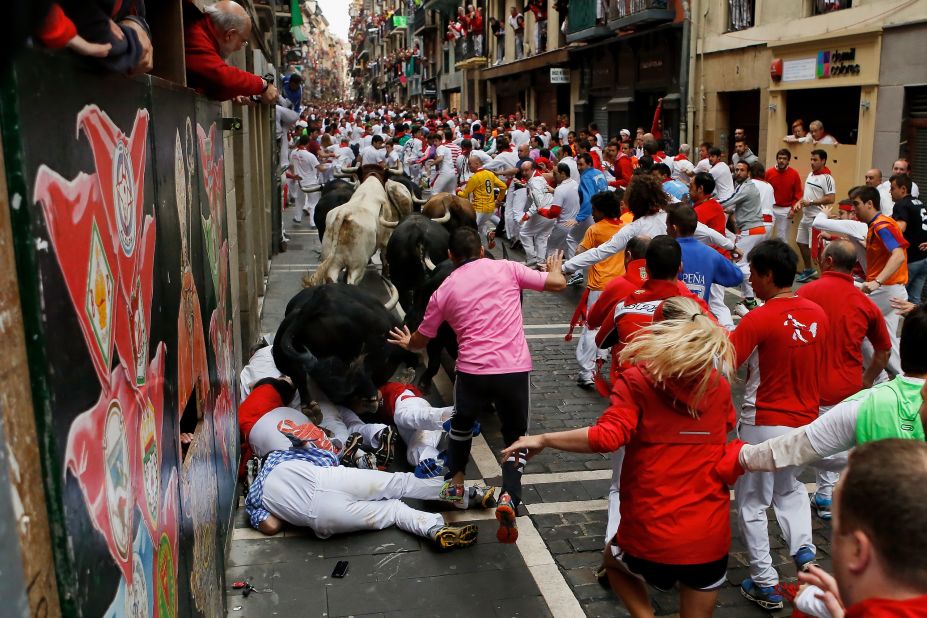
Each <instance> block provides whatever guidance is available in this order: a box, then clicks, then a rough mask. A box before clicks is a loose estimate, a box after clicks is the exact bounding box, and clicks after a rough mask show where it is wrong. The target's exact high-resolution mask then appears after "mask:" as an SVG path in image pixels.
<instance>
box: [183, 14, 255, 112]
mask: <svg viewBox="0 0 927 618" xmlns="http://www.w3.org/2000/svg"><path fill="white" fill-rule="evenodd" d="M184 54H185V55H186V61H187V85H189V86H190V87H191V88H193V89H194V90H196V91H197V92H199V93H200V94H205V95H206V96H207V97H209V98H210V99H217V100H219V101H225V100H227V99H231V98H233V97H237V96H241V95H244V96H251V95H256V94H261V93H262V92H264V86H265V82H264V79H263V78H262V77H260V76H259V75H255V74H254V73H249V72H247V71H242V70H241V69H238V68H235V67H233V66H229V65H228V64H226V62H225V60H223V59H222V56H220V55H219V43H218V42H217V37H216V35H215V29H214V27H213V25H212V20H210V18H209V17H207V16H206V15H203V16H202V17H200V18H199V19H197V20H196V21H194V22H193V23H191V24H190V25H188V26H187V27H186V28H185V29H184Z"/></svg>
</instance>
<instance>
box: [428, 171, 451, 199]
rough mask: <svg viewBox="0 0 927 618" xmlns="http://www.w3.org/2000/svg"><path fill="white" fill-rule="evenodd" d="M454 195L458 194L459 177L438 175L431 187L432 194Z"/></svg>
mask: <svg viewBox="0 0 927 618" xmlns="http://www.w3.org/2000/svg"><path fill="white" fill-rule="evenodd" d="M438 193H453V194H455V195H456V194H457V177H456V176H454V175H453V174H438V175H437V176H435V184H433V185H432V186H431V194H432V195H437V194H438Z"/></svg>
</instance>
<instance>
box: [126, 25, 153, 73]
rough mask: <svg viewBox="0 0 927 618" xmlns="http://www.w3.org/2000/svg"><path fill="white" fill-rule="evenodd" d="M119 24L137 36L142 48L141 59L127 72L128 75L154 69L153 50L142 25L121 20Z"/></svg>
mask: <svg viewBox="0 0 927 618" xmlns="http://www.w3.org/2000/svg"><path fill="white" fill-rule="evenodd" d="M119 23H120V24H122V25H123V26H125V27H126V28H131V29H132V30H134V31H135V34H136V36H138V42H139V43H140V44H141V46H142V57H141V58H140V59H139V61H138V64H137V65H135V68H133V69H132V70H131V71H129V75H141V74H142V73H147V72H148V71H150V70H151V69H153V68H154V48H153V47H152V46H151V38H150V37H149V36H148V33H147V32H146V31H145V29H144V28H143V27H142V25H141V24H140V23H138V22H137V21H135V20H134V19H123V20H122V21H121V22H119Z"/></svg>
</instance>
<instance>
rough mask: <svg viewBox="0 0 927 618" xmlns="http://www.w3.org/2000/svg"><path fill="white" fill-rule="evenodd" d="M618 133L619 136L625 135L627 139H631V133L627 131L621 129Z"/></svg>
mask: <svg viewBox="0 0 927 618" xmlns="http://www.w3.org/2000/svg"><path fill="white" fill-rule="evenodd" d="M618 133H619V135H627V136H628V137H631V132H630V131H628V130H627V129H622V130H620V131H618Z"/></svg>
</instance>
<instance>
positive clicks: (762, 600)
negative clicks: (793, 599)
mask: <svg viewBox="0 0 927 618" xmlns="http://www.w3.org/2000/svg"><path fill="white" fill-rule="evenodd" d="M740 594H742V595H744V597H745V598H746V599H747V600H748V601H753V602H754V603H756V604H757V605H759V606H760V607H762V608H763V609H782V608H783V607H785V602H784V600H783V599H782V595H781V594H779V591H778V590H776V587H775V586H757V585H756V583H755V582H754V581H753V580H752V579H750V578H749V577H748V578H747V579H745V580H744V581H743V582H741V584H740Z"/></svg>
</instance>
